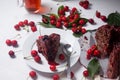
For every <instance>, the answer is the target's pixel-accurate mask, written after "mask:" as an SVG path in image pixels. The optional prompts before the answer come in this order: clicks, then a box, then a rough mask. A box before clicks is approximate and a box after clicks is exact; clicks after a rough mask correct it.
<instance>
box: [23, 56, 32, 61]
mask: <svg viewBox="0 0 120 80" xmlns="http://www.w3.org/2000/svg"><path fill="white" fill-rule="evenodd" d="M24 59H26V60H30V59H33V57H32V56H27V57H24Z"/></svg>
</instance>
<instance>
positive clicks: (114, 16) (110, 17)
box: [107, 12, 120, 26]
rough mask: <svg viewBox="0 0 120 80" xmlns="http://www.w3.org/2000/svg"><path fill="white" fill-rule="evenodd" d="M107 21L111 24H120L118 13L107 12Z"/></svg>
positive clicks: (119, 14)
mask: <svg viewBox="0 0 120 80" xmlns="http://www.w3.org/2000/svg"><path fill="white" fill-rule="evenodd" d="M107 23H108V24H109V25H111V26H120V13H118V12H115V13H111V14H109V15H108V20H107Z"/></svg>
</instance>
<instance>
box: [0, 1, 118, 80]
mask: <svg viewBox="0 0 120 80" xmlns="http://www.w3.org/2000/svg"><path fill="white" fill-rule="evenodd" d="M79 1H80V0H71V1H69V0H68V1H67V0H66V1H64V2H57V1H53V0H42V5H44V6H47V7H51V8H53V9H52V12H54V13H56V12H57V7H58V6H59V5H62V4H63V5H68V6H70V7H77V8H78V9H81V10H82V16H84V17H86V18H91V17H92V18H94V19H95V21H96V22H97V25H95V26H92V25H89V26H92V27H91V29H92V28H97V27H99V26H100V25H102V24H104V23H103V22H102V21H101V20H99V19H97V18H96V17H95V11H96V10H98V11H100V12H101V13H102V14H104V15H106V16H107V15H108V14H109V13H111V12H115V11H118V12H120V0H89V2H90V3H91V4H92V6H91V9H89V10H84V9H83V8H82V7H80V6H79ZM57 3H59V5H57ZM25 19H28V20H29V21H35V22H40V21H41V15H36V14H30V13H28V12H27V11H26V10H25V9H24V8H23V7H18V6H17V0H0V80H27V77H28V73H29V72H30V71H31V70H32V69H31V68H30V67H29V66H28V65H27V64H26V63H25V61H24V59H23V54H22V53H21V52H17V53H16V55H17V57H16V58H14V59H11V58H10V57H9V55H8V51H9V50H10V49H12V50H16V51H18V50H21V49H22V45H23V43H24V39H25V37H27V36H29V33H28V34H27V33H26V32H25V31H21V32H17V31H15V30H14V28H13V26H14V25H15V24H16V23H18V22H19V21H23V20H25ZM17 34H21V36H22V37H23V38H24V39H23V38H21V39H18V41H19V44H20V46H19V47H18V48H13V47H8V46H6V44H5V40H6V39H9V38H13V37H14V36H15V35H17ZM83 70H84V68H83V67H82V66H81V65H80V64H79V63H77V64H76V65H75V66H74V67H73V68H72V71H73V72H74V73H75V77H76V78H74V79H73V80H81V78H82V71H83ZM37 74H38V79H37V80H52V78H51V76H52V74H47V73H42V72H37ZM28 80H31V78H29V79H28ZM60 80H66V79H65V78H62V79H60Z"/></svg>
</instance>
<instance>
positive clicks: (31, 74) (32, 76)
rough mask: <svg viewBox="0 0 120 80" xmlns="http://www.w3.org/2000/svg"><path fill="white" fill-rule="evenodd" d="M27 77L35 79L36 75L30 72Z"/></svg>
mask: <svg viewBox="0 0 120 80" xmlns="http://www.w3.org/2000/svg"><path fill="white" fill-rule="evenodd" d="M29 76H30V77H31V78H36V77H37V74H36V72H35V71H30V72H29Z"/></svg>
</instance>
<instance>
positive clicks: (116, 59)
mask: <svg viewBox="0 0 120 80" xmlns="http://www.w3.org/2000/svg"><path fill="white" fill-rule="evenodd" d="M113 46H114V47H113V50H112V52H111V54H110V57H109V63H108V69H107V76H108V78H111V79H116V78H117V77H118V76H119V75H120V42H119V43H114V44H113Z"/></svg>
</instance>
